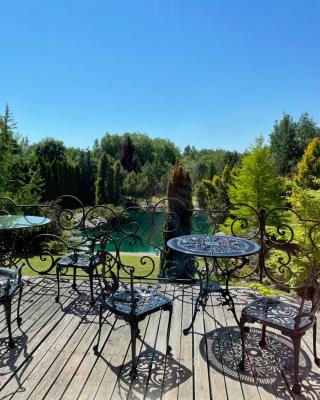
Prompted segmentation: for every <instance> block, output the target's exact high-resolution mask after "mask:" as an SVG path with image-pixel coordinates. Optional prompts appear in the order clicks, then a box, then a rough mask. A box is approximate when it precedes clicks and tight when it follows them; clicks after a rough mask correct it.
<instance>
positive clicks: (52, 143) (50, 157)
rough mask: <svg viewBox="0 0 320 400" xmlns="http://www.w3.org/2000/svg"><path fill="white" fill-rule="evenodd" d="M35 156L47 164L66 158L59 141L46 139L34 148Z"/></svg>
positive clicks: (61, 143)
mask: <svg viewBox="0 0 320 400" xmlns="http://www.w3.org/2000/svg"><path fill="white" fill-rule="evenodd" d="M34 151H35V154H36V155H37V156H38V157H42V158H44V159H45V160H47V161H48V162H52V161H63V160H64V159H65V157H66V148H65V146H64V144H63V142H62V141H61V140H56V139H53V138H46V139H43V140H41V141H40V142H39V143H37V144H36V145H35V146H34Z"/></svg>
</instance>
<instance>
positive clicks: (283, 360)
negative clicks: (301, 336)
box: [200, 326, 320, 399]
mask: <svg viewBox="0 0 320 400" xmlns="http://www.w3.org/2000/svg"><path fill="white" fill-rule="evenodd" d="M261 332H262V331H261V330H260V329H257V328H251V329H250V332H248V333H246V363H245V370H244V371H240V370H239V368H238V365H239V362H240V360H241V338H240V331H239V328H238V327H237V326H231V327H227V328H226V327H222V328H218V329H215V330H213V331H211V332H209V333H207V334H206V335H205V336H204V337H203V338H202V340H201V342H200V352H201V355H202V357H204V358H205V359H207V358H208V362H209V365H210V367H211V368H214V369H215V370H217V371H218V372H221V373H222V374H224V375H225V376H227V377H229V378H231V379H234V380H238V381H241V382H243V383H244V384H246V385H256V386H258V387H262V388H264V389H265V390H266V391H268V392H270V393H271V394H273V395H274V396H276V397H277V398H281V399H289V398H290V399H291V398H292V397H291V396H290V395H289V394H288V386H289V387H291V386H292V366H293V347H292V343H291V340H290V339H288V338H286V337H285V336H283V335H278V334H275V333H273V332H268V331H267V344H268V347H267V348H266V349H261V348H260V347H259V345H258V343H259V340H260V339H261ZM206 346H207V349H208V357H206ZM299 366H300V380H301V383H302V394H301V395H299V396H297V395H295V397H294V398H295V399H319V398H320V369H318V371H317V367H316V366H314V365H312V362H311V360H310V358H309V357H308V355H307V354H306V352H305V351H303V350H302V351H301V353H300V363H299ZM312 367H314V368H315V369H316V371H312V370H311V368H312ZM286 380H287V383H286ZM287 384H288V386H287ZM304 393H305V394H307V396H306V395H305V394H304Z"/></svg>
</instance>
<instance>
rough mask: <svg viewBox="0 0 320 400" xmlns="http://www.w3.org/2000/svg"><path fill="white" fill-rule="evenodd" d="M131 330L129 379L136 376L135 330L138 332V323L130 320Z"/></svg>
mask: <svg viewBox="0 0 320 400" xmlns="http://www.w3.org/2000/svg"><path fill="white" fill-rule="evenodd" d="M130 330H131V350H132V361H131V371H130V376H131V379H135V378H136V377H137V374H138V373H137V360H136V358H137V354H136V342H137V332H138V323H137V322H131V323H130Z"/></svg>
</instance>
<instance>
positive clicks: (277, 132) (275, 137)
mask: <svg viewBox="0 0 320 400" xmlns="http://www.w3.org/2000/svg"><path fill="white" fill-rule="evenodd" d="M319 134H320V129H319V128H318V127H317V126H316V124H315V122H314V121H313V120H312V118H311V117H309V115H308V114H306V113H304V114H302V115H301V116H300V119H299V121H298V122H294V121H293V119H292V117H291V116H290V115H289V114H284V115H283V117H282V119H281V121H276V122H275V125H274V128H273V131H272V133H271V134H270V149H271V153H272V155H273V157H274V159H275V163H276V170H277V173H278V174H289V173H292V172H293V170H294V167H295V165H296V164H297V162H298V160H299V159H300V158H301V156H302V154H303V152H304V150H305V148H306V146H307V145H308V143H309V141H310V140H311V139H312V138H314V137H316V136H319Z"/></svg>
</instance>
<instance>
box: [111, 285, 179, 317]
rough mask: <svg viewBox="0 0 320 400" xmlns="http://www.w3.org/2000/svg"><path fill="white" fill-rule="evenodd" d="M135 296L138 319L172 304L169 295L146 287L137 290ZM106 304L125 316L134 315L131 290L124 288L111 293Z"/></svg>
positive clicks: (116, 312) (113, 310)
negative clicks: (145, 288)
mask: <svg viewBox="0 0 320 400" xmlns="http://www.w3.org/2000/svg"><path fill="white" fill-rule="evenodd" d="M134 297H135V302H136V310H135V312H136V317H137V318H138V319H143V318H144V317H145V316H147V315H149V314H151V313H153V312H155V311H158V310H160V309H162V308H164V307H165V306H167V305H169V304H171V299H170V298H168V297H167V296H165V295H163V294H161V293H157V292H152V291H148V290H144V289H141V290H140V289H139V290H135V291H134ZM105 306H106V307H107V309H109V310H110V311H112V312H114V313H115V314H117V315H120V316H122V317H124V318H128V317H130V316H131V315H132V302H131V291H130V290H124V291H119V292H116V293H115V294H113V295H112V296H111V295H110V296H109V297H107V298H106V300H105Z"/></svg>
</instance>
